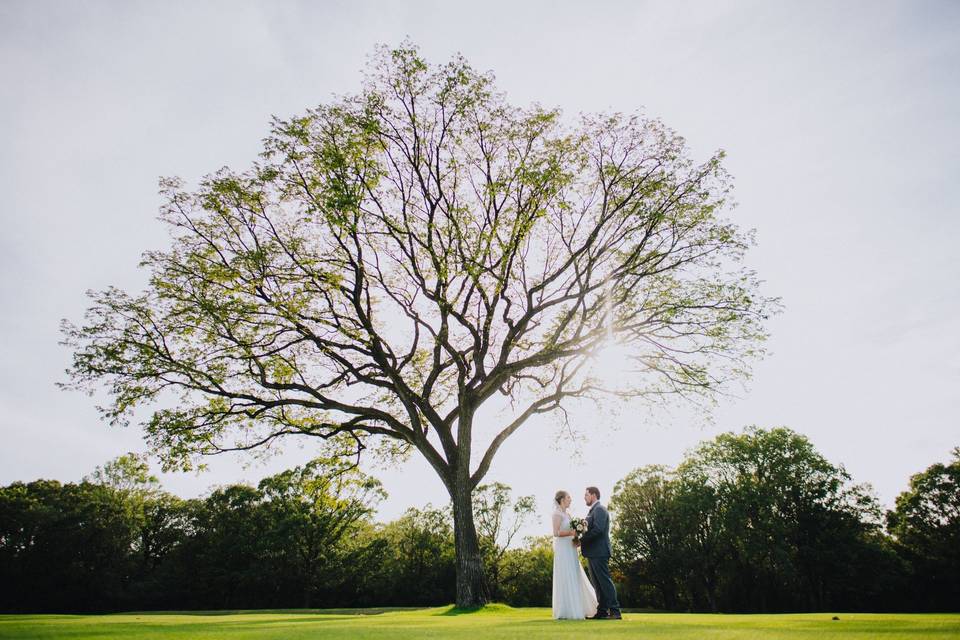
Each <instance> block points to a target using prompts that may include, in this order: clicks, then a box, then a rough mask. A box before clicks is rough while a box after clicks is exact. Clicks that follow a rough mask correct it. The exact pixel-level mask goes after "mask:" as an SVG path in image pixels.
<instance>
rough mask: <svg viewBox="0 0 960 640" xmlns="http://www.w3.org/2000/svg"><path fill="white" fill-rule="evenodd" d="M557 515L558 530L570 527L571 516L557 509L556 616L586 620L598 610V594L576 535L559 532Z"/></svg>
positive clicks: (554, 594)
mask: <svg viewBox="0 0 960 640" xmlns="http://www.w3.org/2000/svg"><path fill="white" fill-rule="evenodd" d="M558 516H559V530H569V529H570V515H569V514H568V513H567V512H565V511H562V510H560V509H557V510H556V511H555V512H554V513H553V520H554V537H553V617H554V619H557V620H559V619H563V620H583V619H584V618H589V617H590V616H592V615H594V614H595V613H596V612H597V595H596V593H595V592H594V590H593V585H592V584H590V579H589V578H587V574H586V573H584V571H583V566H582V565H581V564H580V553H579V552H578V551H577V547H575V546H574V545H573V538H572V537H567V536H564V537H559V536H557V535H556V530H557V528H558V527H557V526H556V525H557V520H558Z"/></svg>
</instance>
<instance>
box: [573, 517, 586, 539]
mask: <svg viewBox="0 0 960 640" xmlns="http://www.w3.org/2000/svg"><path fill="white" fill-rule="evenodd" d="M570 528H571V529H573V531H574V535H573V538H574V539H575V540H579V539H580V536H582V535H583V534H585V533H586V532H587V521H586V520H584V519H583V518H570Z"/></svg>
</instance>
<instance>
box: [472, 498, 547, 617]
mask: <svg viewBox="0 0 960 640" xmlns="http://www.w3.org/2000/svg"><path fill="white" fill-rule="evenodd" d="M511 493H512V490H511V489H510V487H509V486H507V485H505V484H503V483H502V482H494V483H492V484H484V485H480V486H479V487H477V488H476V490H475V493H474V497H473V510H474V520H475V521H476V525H477V535H478V537H479V540H480V551H481V553H482V554H483V557H484V565H485V569H486V574H487V582H488V592H489V595H490V596H491V597H492V598H493V599H495V600H500V599H501V597H502V595H503V593H502V590H501V586H502V585H501V582H500V579H501V567H502V564H503V560H504V556H505V554H506V553H507V549H509V548H510V545H511V543H512V542H513V540H514V538H515V537H516V535H517V532H518V531H520V528H521V527H523V525H524V524H525V523H526V522H527V521H529V520H530V519H531V518H533V517H534V516H535V515H536V509H537V502H536V499H535V498H534V497H533V496H520V497H519V498H517V499H516V500H513V498H512V496H511Z"/></svg>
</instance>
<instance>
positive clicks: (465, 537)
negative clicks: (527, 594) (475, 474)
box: [450, 477, 489, 607]
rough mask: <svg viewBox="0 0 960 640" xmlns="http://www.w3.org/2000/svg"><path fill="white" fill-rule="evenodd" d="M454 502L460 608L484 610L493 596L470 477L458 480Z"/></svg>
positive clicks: (454, 532) (454, 534)
mask: <svg viewBox="0 0 960 640" xmlns="http://www.w3.org/2000/svg"><path fill="white" fill-rule="evenodd" d="M450 494H451V495H450V497H451V500H452V502H453V537H454V546H455V549H456V552H457V607H481V606H483V605H484V604H486V603H487V600H488V598H489V593H488V591H487V584H486V580H485V577H484V574H483V558H482V557H481V556H480V544H479V542H478V540H477V529H476V526H475V525H474V522H473V491H472V489H471V485H470V479H469V477H466V478H457V481H456V482H454V483H453V486H452V487H451V491H450Z"/></svg>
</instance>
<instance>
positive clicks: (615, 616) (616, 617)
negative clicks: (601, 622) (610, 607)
mask: <svg viewBox="0 0 960 640" xmlns="http://www.w3.org/2000/svg"><path fill="white" fill-rule="evenodd" d="M607 620H623V616H621V615H620V612H619V611H611V612H610V613H609V614H607Z"/></svg>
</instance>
